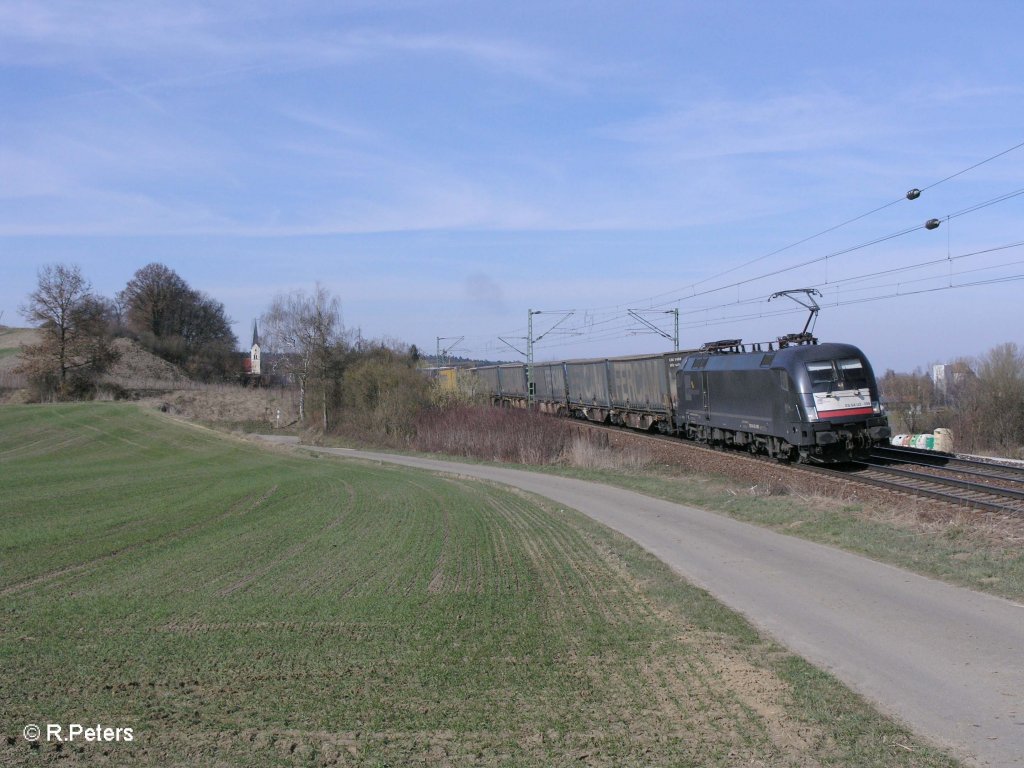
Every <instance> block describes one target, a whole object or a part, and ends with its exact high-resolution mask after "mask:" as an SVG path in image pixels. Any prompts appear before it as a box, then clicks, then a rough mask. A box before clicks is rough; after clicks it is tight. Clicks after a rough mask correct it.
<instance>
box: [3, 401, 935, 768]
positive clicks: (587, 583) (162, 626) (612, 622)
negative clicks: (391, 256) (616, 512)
mask: <svg viewBox="0 0 1024 768" xmlns="http://www.w3.org/2000/svg"><path fill="white" fill-rule="evenodd" d="M0 524H2V526H3V530H4V536H3V538H2V539H0V563H2V568H0V612H2V615H3V621H2V622H0V669H2V670H3V683H2V685H0V711H2V712H3V714H2V720H0V730H2V733H0V763H2V764H4V765H39V764H41V763H49V762H54V763H58V762H59V763H61V764H72V765H74V764H81V765H93V764H97V763H106V764H112V765H161V766H163V765H183V766H184V765H189V766H191V765H245V766H271V765H368V766H378V765H396V766H397V765H436V766H446V765H502V766H505V765H536V766H551V765H567V764H573V765H608V766H620V765H738V764H743V765H747V764H757V765H801V766H802V765H817V764H836V765H852V764H856V765H878V766H882V765H885V766H889V765H950V764H951V761H949V760H947V759H946V758H944V757H943V756H941V755H939V754H936V753H934V752H933V751H931V750H929V748H928V747H926V746H924V745H922V744H920V743H919V742H917V741H916V740H915V739H914V737H913V736H911V735H909V734H907V733H905V732H903V731H902V730H901V729H900V728H898V727H896V726H894V725H893V724H892V723H890V722H888V721H886V720H885V719H883V718H881V717H880V716H878V715H877V714H876V713H874V712H873V711H872V710H871V709H869V708H868V707H866V706H865V705H864V704H863V703H862V702H861V701H860V700H859V699H857V698H856V697H854V696H853V695H851V694H850V693H849V692H848V691H846V690H845V689H843V688H841V687H840V686H838V685H837V684H836V683H835V682H834V681H833V680H832V679H831V678H829V677H828V676H826V675H824V674H822V673H819V672H817V671H816V670H814V669H812V668H810V667H809V666H807V665H806V664H804V663H803V662H801V661H800V660H798V659H796V658H794V657H792V656H791V655H789V654H787V653H785V652H784V651H782V650H781V649H779V648H777V647H775V646H773V645H772V644H771V643H767V642H765V641H763V640H762V639H761V638H759V637H758V636H757V634H756V633H755V632H753V631H752V630H751V629H750V627H749V626H747V625H746V624H745V623H744V622H743V621H742V620H741V619H739V618H738V617H737V616H735V615H734V614H731V613H729V612H728V611H726V610H724V609H722V608H721V607H720V606H718V605H717V604H716V603H714V602H713V601H712V600H710V599H709V598H708V597H707V596H706V595H705V594H704V593H702V592H700V591H698V590H695V589H692V588H690V587H688V586H687V585H685V584H684V583H683V582H681V581H680V580H679V579H678V578H676V577H675V576H674V575H673V574H672V573H671V572H669V571H668V570H667V568H665V567H664V566H662V565H661V564H660V563H659V562H657V561H656V560H654V559H653V558H651V557H649V556H648V555H646V554H645V553H643V552H642V551H640V550H639V549H638V548H637V547H635V546H634V545H632V544H631V543H630V542H628V541H627V540H625V539H622V538H621V537H618V536H616V535H614V534H612V533H610V532H608V531H606V530H604V529H602V528H600V527H598V526H596V525H595V524H593V523H591V522H589V521H588V520H587V519H585V518H583V517H582V516H579V515H576V514H574V513H570V512H568V511H565V510H561V509H558V508H554V507H551V506H549V505H547V504H546V503H545V502H543V501H542V500H538V499H533V498H526V497H523V496H522V495H518V494H515V493H512V492H510V491H506V490H502V489H498V488H494V487H491V486H487V485H484V484H479V483H471V482H467V481H461V480H458V479H451V478H442V477H437V476H432V475H429V474H424V473H419V472H414V471H411V470H406V469H400V468H397V467H384V466H377V465H370V464H359V463H350V462H340V461H334V460H331V459H313V458H301V457H294V456H288V455H282V454H278V453H273V452H270V451H267V450H263V449H259V448H256V447H251V446H249V445H248V444H244V443H241V442H237V441H232V440H229V439H226V438H223V437H220V436H217V435H214V434H212V433H207V432H204V431H201V430H198V429H194V428H188V427H185V426H181V425H179V424H176V423H173V422H171V421H169V420H167V419H163V418H160V417H158V416H155V415H150V414H147V413H144V412H142V411H140V410H138V409H136V408H133V407H131V406H128V405H122V404H90V405H61V406H29V407H26V406H6V407H0ZM29 723H37V724H44V725H43V727H44V728H45V724H47V723H55V724H64V725H65V727H66V726H67V725H68V724H71V723H82V724H85V725H89V726H92V725H96V724H100V725H103V726H110V727H130V728H132V729H133V737H134V738H133V741H131V742H118V743H89V742H84V741H81V740H79V741H76V742H75V743H63V744H58V743H53V742H50V743H41V744H35V745H33V744H32V743H29V742H27V741H26V740H25V739H24V738H23V736H22V731H23V728H24V726H25V725H26V724H29Z"/></svg>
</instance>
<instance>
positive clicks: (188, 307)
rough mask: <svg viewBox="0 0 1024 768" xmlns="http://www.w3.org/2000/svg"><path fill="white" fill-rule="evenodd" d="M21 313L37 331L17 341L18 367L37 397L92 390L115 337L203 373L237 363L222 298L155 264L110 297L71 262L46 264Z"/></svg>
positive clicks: (205, 376)
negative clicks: (34, 337)
mask: <svg viewBox="0 0 1024 768" xmlns="http://www.w3.org/2000/svg"><path fill="white" fill-rule="evenodd" d="M21 314H22V316H24V317H25V319H26V320H27V321H28V322H29V323H31V324H32V325H33V326H34V327H36V328H38V329H39V331H40V333H41V338H40V341H39V342H38V343H36V344H30V345H25V346H24V347H23V348H22V350H21V365H20V368H19V369H20V371H21V372H22V373H24V374H26V375H27V376H28V378H29V380H30V381H31V382H32V384H33V385H34V386H35V387H36V389H37V392H38V394H39V395H40V396H41V397H56V398H58V399H65V398H74V397H81V396H84V395H87V394H89V393H90V392H92V391H93V390H94V389H95V387H96V383H97V381H98V380H99V378H100V377H101V376H102V374H103V373H105V372H106V371H107V370H108V369H109V367H110V366H111V365H112V364H113V363H114V362H115V361H116V359H117V352H116V348H115V346H114V345H113V340H114V339H115V338H117V337H119V336H128V337H133V338H135V339H137V340H138V341H139V342H140V343H141V344H142V346H143V347H145V348H146V349H148V350H150V351H151V352H153V353H154V354H156V355H158V356H160V357H162V358H164V359H165V360H168V361H170V362H172V363H175V364H177V365H179V366H181V367H182V368H184V369H185V371H186V372H187V373H189V374H190V375H191V376H193V377H196V378H199V379H202V380H210V379H214V378H218V377H222V376H224V375H227V374H230V373H233V372H234V370H235V368H237V356H236V353H235V347H236V346H237V343H238V342H237V339H236V338H235V335H234V333H232V331H231V322H230V320H229V319H228V317H227V315H226V314H225V312H224V305H223V304H221V303H220V302H219V301H216V300H215V299H213V298H211V297H210V296H208V295H206V294H204V293H202V292H201V291H197V290H194V289H193V288H191V287H190V286H189V285H188V283H186V282H185V280H183V279H182V278H181V277H180V276H179V275H178V274H177V273H176V272H174V270H172V269H169V268H168V267H166V266H164V265H162V264H149V265H147V266H145V267H143V268H142V269H140V270H138V271H137V272H136V273H135V274H134V275H133V276H132V278H131V280H129V281H128V284H127V285H126V286H125V288H124V289H123V290H122V291H120V292H118V293H117V295H116V296H115V297H114V298H112V299H110V298H106V297H103V296H100V295H98V294H96V293H95V292H94V291H93V289H92V285H91V283H90V282H89V281H88V280H87V279H86V278H85V276H84V275H83V274H82V272H81V270H80V269H79V268H78V267H77V266H70V265H64V264H56V265H48V266H45V267H43V268H42V269H40V270H39V273H38V283H37V287H36V289H35V290H34V291H33V292H32V293H31V294H29V296H28V301H27V302H26V303H25V305H23V306H22V307H21Z"/></svg>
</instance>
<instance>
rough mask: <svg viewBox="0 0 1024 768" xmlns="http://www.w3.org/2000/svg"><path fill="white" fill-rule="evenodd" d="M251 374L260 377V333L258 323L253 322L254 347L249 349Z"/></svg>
mask: <svg viewBox="0 0 1024 768" xmlns="http://www.w3.org/2000/svg"><path fill="white" fill-rule="evenodd" d="M249 373H251V374H252V375H253V376H259V375H260V333H259V330H258V329H257V328H256V321H255V320H253V321H252V347H250V348H249Z"/></svg>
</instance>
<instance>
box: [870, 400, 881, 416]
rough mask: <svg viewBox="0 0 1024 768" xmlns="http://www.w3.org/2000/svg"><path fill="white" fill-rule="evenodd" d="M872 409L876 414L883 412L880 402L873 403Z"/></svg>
mask: <svg viewBox="0 0 1024 768" xmlns="http://www.w3.org/2000/svg"><path fill="white" fill-rule="evenodd" d="M871 410H872V412H873V413H874V414H875V415H876V416H878V415H880V414H881V413H882V406H881V405H879V404H878V403H872V404H871Z"/></svg>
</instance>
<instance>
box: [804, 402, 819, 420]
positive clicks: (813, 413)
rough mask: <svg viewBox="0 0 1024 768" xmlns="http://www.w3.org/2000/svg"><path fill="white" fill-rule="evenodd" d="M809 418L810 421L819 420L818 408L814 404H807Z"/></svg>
mask: <svg viewBox="0 0 1024 768" xmlns="http://www.w3.org/2000/svg"><path fill="white" fill-rule="evenodd" d="M807 420H808V421H817V420H818V409H817V408H815V407H814V406H811V405H809V406H807Z"/></svg>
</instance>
